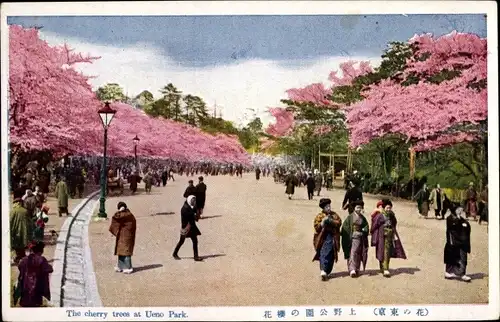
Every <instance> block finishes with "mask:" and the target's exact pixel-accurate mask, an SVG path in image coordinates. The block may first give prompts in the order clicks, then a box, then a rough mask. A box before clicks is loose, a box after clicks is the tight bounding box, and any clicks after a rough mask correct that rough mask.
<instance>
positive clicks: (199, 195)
mask: <svg viewBox="0 0 500 322" xmlns="http://www.w3.org/2000/svg"><path fill="white" fill-rule="evenodd" d="M198 181H199V182H198V184H197V185H196V195H195V196H196V209H197V211H198V213H197V215H198V218H203V208H205V201H206V199H207V185H206V184H205V183H204V182H203V177H202V176H200V177H198Z"/></svg>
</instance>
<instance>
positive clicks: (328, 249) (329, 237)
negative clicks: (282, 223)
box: [313, 198, 342, 281]
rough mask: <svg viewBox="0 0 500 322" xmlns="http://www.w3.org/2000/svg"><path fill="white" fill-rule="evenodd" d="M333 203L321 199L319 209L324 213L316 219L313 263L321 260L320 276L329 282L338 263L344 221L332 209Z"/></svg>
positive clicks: (314, 224)
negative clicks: (335, 264) (330, 275)
mask: <svg viewBox="0 0 500 322" xmlns="http://www.w3.org/2000/svg"><path fill="white" fill-rule="evenodd" d="M331 203H332V201H331V200H330V199H328V198H321V200H320V201H319V207H320V208H321V209H322V211H321V212H320V213H319V214H318V215H316V218H314V223H313V227H314V237H313V243H314V249H315V251H316V252H315V255H314V258H313V261H316V260H319V267H320V270H321V272H320V276H321V279H322V280H323V281H326V280H328V276H329V274H330V273H331V272H332V270H333V265H334V263H336V262H337V261H338V252H339V250H340V227H341V226H342V219H340V217H339V215H338V214H337V213H335V212H333V211H332V209H331Z"/></svg>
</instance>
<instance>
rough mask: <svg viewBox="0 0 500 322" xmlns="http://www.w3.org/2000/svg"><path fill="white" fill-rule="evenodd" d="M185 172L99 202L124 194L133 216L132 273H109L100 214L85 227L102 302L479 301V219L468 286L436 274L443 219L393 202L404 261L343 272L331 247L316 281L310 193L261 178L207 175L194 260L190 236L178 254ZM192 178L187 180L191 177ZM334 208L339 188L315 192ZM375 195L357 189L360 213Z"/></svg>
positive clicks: (484, 240) (484, 242)
mask: <svg viewBox="0 0 500 322" xmlns="http://www.w3.org/2000/svg"><path fill="white" fill-rule="evenodd" d="M187 181H188V178H186V177H177V178H176V181H175V182H173V183H172V182H171V181H169V183H168V184H167V186H166V187H164V188H163V187H160V188H153V191H152V194H151V195H145V194H144V192H143V191H141V193H140V194H139V195H135V196H123V197H113V198H110V199H108V200H107V211H108V214H109V215H110V216H111V214H112V213H113V212H114V209H116V205H117V203H118V201H125V202H126V203H127V205H128V206H129V208H130V209H131V211H132V212H133V213H134V214H135V216H136V218H137V237H136V244H135V250H134V256H133V257H132V263H133V265H134V267H135V270H136V271H135V272H134V273H133V274H131V275H124V274H121V273H115V272H114V270H113V267H114V265H115V262H116V257H115V256H113V249H114V238H113V237H112V235H111V234H110V233H109V232H108V227H109V221H107V222H92V223H91V225H90V229H89V234H90V243H91V248H92V256H93V260H94V268H95V270H96V275H97V282H98V285H99V293H100V295H101V297H102V301H103V304H104V305H105V306H121V307H127V306H259V305H260V306H274V305H276V306H292V305H322V304H325V305H329V304H332V303H335V304H346V305H347V304H420V303H422V304H423V303H425V304H429V303H432V304H459V303H461V304H479V303H487V302H488V234H487V226H478V225H477V223H475V222H472V223H471V224H472V236H471V238H472V254H471V255H470V257H469V264H468V267H467V271H468V274H469V275H470V276H471V277H472V279H473V280H472V281H471V282H470V283H465V282H461V281H453V280H452V281H450V280H445V279H444V277H443V274H444V264H443V248H444V244H445V221H438V220H434V219H427V220H425V219H419V218H418V213H417V210H416V205H415V204H413V203H410V202H401V201H400V202H395V203H394V210H395V213H396V216H397V217H398V231H399V234H400V237H401V240H402V243H403V246H404V248H405V251H406V253H407V256H408V259H407V260H401V259H394V260H392V261H391V270H392V274H393V276H392V277H391V278H384V277H383V276H382V275H381V274H380V273H378V272H377V271H378V263H377V261H376V259H375V255H374V249H373V248H370V251H369V258H368V265H367V269H366V271H365V273H364V275H362V276H361V277H359V278H355V279H353V278H351V277H349V276H348V274H347V272H346V270H347V264H346V262H345V261H344V260H343V253H340V254H339V255H340V256H339V257H340V258H341V260H340V259H339V262H338V263H336V264H335V267H334V276H335V277H334V278H333V279H330V280H329V281H327V282H322V281H321V280H320V276H319V273H320V270H319V263H318V262H312V258H313V255H314V252H313V246H312V235H313V228H312V223H313V219H314V216H315V215H316V214H317V213H318V212H319V211H320V209H319V207H318V200H319V198H318V197H315V200H314V201H309V200H307V194H306V191H305V188H303V187H302V188H298V189H297V190H296V193H295V196H294V199H293V200H291V201H290V200H288V199H287V197H286V195H285V194H284V191H285V187H284V186H283V185H280V184H275V183H274V182H273V179H272V178H271V177H269V178H263V179H261V180H260V181H256V180H255V176H254V175H253V174H245V175H244V177H243V179H240V178H236V177H230V176H218V177H211V176H209V177H207V178H205V182H206V184H207V187H208V191H207V203H206V209H205V216H207V219H203V220H200V221H199V222H198V227H199V228H200V230H201V232H202V235H201V236H199V250H200V255H201V256H204V257H205V261H204V262H194V261H193V259H192V256H193V251H192V246H191V245H192V244H191V241H190V240H187V241H186V243H185V244H184V246H183V248H181V251H180V253H179V255H180V256H181V257H182V260H180V261H176V260H174V259H173V258H172V251H173V249H174V247H175V245H176V243H177V241H178V238H179V229H180V208H181V206H182V204H183V202H184V198H183V197H182V194H183V192H184V189H185V187H186V186H187ZM196 181H197V180H196V179H195V182H196ZM322 196H327V197H329V198H331V199H332V207H333V209H334V210H335V211H338V212H339V214H340V215H341V217H342V218H345V216H346V215H347V214H346V213H345V212H344V211H341V210H340V207H341V202H342V200H343V197H344V191H343V190H340V189H339V190H334V191H328V192H326V191H323V192H322ZM376 201H377V199H375V198H374V197H370V196H365V202H366V206H365V209H366V215H367V216H369V214H370V213H371V210H373V209H374V207H375V204H376Z"/></svg>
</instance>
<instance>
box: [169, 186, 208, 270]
mask: <svg viewBox="0 0 500 322" xmlns="http://www.w3.org/2000/svg"><path fill="white" fill-rule="evenodd" d="M196 221H197V220H196V197H195V196H194V195H190V196H188V197H187V199H186V201H185V202H184V205H182V208H181V236H180V239H179V242H178V243H177V246H175V249H174V253H173V254H172V256H173V257H174V258H175V259H176V260H180V259H181V258H180V257H179V250H180V249H181V246H182V245H183V244H184V242H185V241H186V238H191V241H192V242H193V255H194V256H193V257H194V260H195V261H197V262H200V261H202V260H203V259H202V258H201V257H199V256H198V236H200V235H201V232H200V230H199V229H198V227H197V226H196Z"/></svg>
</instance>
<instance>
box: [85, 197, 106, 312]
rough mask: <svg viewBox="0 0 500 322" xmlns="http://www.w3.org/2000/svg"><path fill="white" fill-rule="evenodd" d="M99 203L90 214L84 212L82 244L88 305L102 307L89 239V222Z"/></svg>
mask: <svg viewBox="0 0 500 322" xmlns="http://www.w3.org/2000/svg"><path fill="white" fill-rule="evenodd" d="M98 204H99V203H97V202H96V203H95V204H94V207H92V211H91V212H90V214H82V215H84V216H86V218H85V223H84V226H83V236H82V244H83V245H82V246H83V259H84V262H83V271H84V277H85V295H86V298H87V306H89V307H102V306H103V305H102V301H101V296H100V295H99V288H98V287H97V279H96V275H95V271H94V264H93V261H92V251H91V249H90V241H89V224H90V221H91V220H92V214H93V213H94V210H95V208H96V207H97V205H98Z"/></svg>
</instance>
